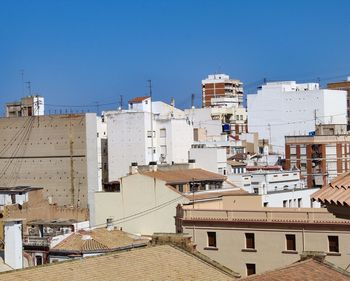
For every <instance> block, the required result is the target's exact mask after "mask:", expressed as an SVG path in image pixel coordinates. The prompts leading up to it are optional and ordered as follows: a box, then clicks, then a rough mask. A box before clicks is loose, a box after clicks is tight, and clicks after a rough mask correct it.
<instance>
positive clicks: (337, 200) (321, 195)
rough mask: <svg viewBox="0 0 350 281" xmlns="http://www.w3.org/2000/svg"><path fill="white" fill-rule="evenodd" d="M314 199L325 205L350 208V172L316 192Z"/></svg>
mask: <svg viewBox="0 0 350 281" xmlns="http://www.w3.org/2000/svg"><path fill="white" fill-rule="evenodd" d="M312 199H313V200H316V201H318V202H321V203H323V204H334V205H340V206H347V207H348V206H350V172H346V173H344V174H341V175H340V176H338V177H336V178H335V179H334V180H333V181H332V182H331V183H330V184H329V185H326V186H324V187H322V188H321V189H320V190H318V191H316V192H315V193H314V194H313V195H312Z"/></svg>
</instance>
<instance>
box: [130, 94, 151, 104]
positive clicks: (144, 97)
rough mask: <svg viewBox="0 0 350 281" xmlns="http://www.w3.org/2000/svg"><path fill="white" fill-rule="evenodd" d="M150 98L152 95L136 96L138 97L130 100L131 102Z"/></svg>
mask: <svg viewBox="0 0 350 281" xmlns="http://www.w3.org/2000/svg"><path fill="white" fill-rule="evenodd" d="M148 98H150V96H143V97H136V98H133V99H131V100H129V103H140V102H142V101H144V100H146V99H148Z"/></svg>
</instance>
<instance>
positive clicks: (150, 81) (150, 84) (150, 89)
mask: <svg viewBox="0 0 350 281" xmlns="http://www.w3.org/2000/svg"><path fill="white" fill-rule="evenodd" d="M147 82H148V87H149V96H150V98H151V102H150V111H151V114H150V116H151V117H150V118H151V153H152V162H154V147H153V111H152V80H148V81H147Z"/></svg>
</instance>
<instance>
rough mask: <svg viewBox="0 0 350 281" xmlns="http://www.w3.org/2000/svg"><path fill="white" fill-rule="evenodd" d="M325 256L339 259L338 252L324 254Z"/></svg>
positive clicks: (339, 254)
mask: <svg viewBox="0 0 350 281" xmlns="http://www.w3.org/2000/svg"><path fill="white" fill-rule="evenodd" d="M326 255H327V256H336V257H339V256H341V253H338V252H328V253H326Z"/></svg>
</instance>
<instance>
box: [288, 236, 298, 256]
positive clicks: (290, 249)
mask: <svg viewBox="0 0 350 281" xmlns="http://www.w3.org/2000/svg"><path fill="white" fill-rule="evenodd" d="M289 238H292V239H289ZM285 239H286V251H292V252H295V251H296V250H297V241H296V235H295V234H286V235H285ZM290 243H292V244H290ZM290 246H291V247H290Z"/></svg>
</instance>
